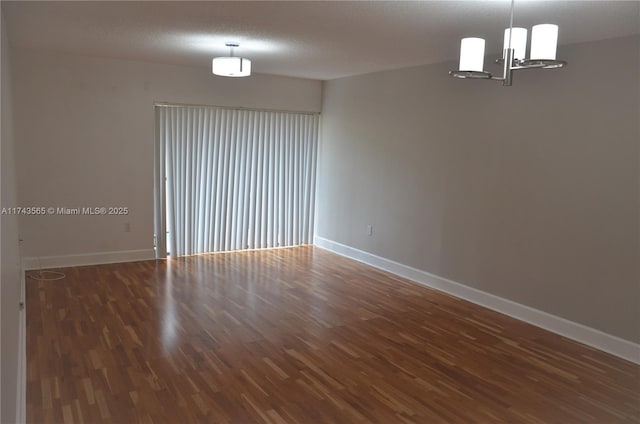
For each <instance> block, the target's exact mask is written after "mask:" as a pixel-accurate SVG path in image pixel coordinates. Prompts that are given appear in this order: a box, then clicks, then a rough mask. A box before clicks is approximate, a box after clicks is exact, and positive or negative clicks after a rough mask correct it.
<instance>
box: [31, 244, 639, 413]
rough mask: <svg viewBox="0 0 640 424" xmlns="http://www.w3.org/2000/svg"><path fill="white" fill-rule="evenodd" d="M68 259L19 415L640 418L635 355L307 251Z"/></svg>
mask: <svg viewBox="0 0 640 424" xmlns="http://www.w3.org/2000/svg"><path fill="white" fill-rule="evenodd" d="M62 271H63V272H65V273H66V274H67V277H66V278H65V279H63V280H59V281H52V282H38V281H34V280H32V279H27V287H26V290H27V356H28V371H27V380H28V389H27V419H28V422H33V423H40V422H46V423H54V422H55V423H100V422H107V423H136V422H141V423H190V422H203V423H254V422H255V423H262V422H265V423H351V422H374V423H405V422H406V423H458V422H460V423H498V422H509V423H618V422H640V367H639V366H637V365H634V364H632V363H630V362H626V361H624V360H621V359H618V358H616V357H613V356H611V355H608V354H605V353H603V352H600V351H597V350H594V349H591V348H589V347H586V346H584V345H581V344H579V343H575V342H573V341H570V340H567V339H564V338H562V337H560V336H558V335H555V334H552V333H549V332H546V331H544V330H541V329H539V328H536V327H533V326H531V325H528V324H525V323H523V322H520V321H517V320H514V319H512V318H509V317H506V316H504V315H501V314H498V313H496V312H493V311H490V310H487V309H484V308H481V307H479V306H475V305H473V304H471V303H468V302H465V301H463V300H459V299H456V298H453V297H450V296H447V295H445V294H442V293H440V292H437V291H434V290H430V289H428V288H425V287H422V286H419V285H416V284H414V283H411V282H408V281H406V280H403V279H401V278H398V277H395V276H393V275H391V274H387V273H384V272H381V271H378V270H376V269H374V268H370V267H368V266H366V265H363V264H360V263H358V262H354V261H351V260H348V259H345V258H342V257H340V256H337V255H334V254H331V253H328V252H326V251H323V250H321V249H318V248H313V247H300V248H290V249H279V250H271V251H256V252H243V253H226V254H212V255H201V256H193V257H188V258H180V259H172V260H167V261H166V262H164V261H158V262H154V261H148V262H136V263H125V264H114V265H101V266H89V267H75V268H66V269H63V270H62Z"/></svg>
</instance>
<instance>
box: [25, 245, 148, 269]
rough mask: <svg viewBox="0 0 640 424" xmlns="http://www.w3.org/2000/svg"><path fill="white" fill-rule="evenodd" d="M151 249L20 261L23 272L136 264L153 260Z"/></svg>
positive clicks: (33, 258)
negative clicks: (84, 266)
mask: <svg viewBox="0 0 640 424" xmlns="http://www.w3.org/2000/svg"><path fill="white" fill-rule="evenodd" d="M155 257H156V255H155V251H154V250H153V249H140V250H121V251H117V252H96V253H85V254H80V255H64V256H40V257H26V258H23V259H22V267H23V268H24V269H25V270H27V271H28V270H32V269H40V268H42V269H45V268H46V269H48V268H63V267H69V266H83V265H100V264H115V263H119V262H137V261H148V260H153V259H155Z"/></svg>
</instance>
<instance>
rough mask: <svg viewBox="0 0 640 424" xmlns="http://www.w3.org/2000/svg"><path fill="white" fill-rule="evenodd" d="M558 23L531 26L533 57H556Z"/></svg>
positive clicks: (553, 58) (534, 58) (552, 58)
mask: <svg viewBox="0 0 640 424" xmlns="http://www.w3.org/2000/svg"><path fill="white" fill-rule="evenodd" d="M557 47H558V25H552V24H540V25H534V26H533V28H531V59H532V60H538V59H548V60H555V59H556V48H557Z"/></svg>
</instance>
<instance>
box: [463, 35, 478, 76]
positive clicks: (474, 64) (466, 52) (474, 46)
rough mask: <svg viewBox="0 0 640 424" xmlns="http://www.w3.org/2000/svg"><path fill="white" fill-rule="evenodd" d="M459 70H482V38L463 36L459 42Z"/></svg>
mask: <svg viewBox="0 0 640 424" xmlns="http://www.w3.org/2000/svg"><path fill="white" fill-rule="evenodd" d="M460 70H461V71H478V72H482V71H483V70H484V39H482V38H475V37H469V38H463V39H462V41H461V42H460Z"/></svg>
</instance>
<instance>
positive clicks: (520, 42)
mask: <svg viewBox="0 0 640 424" xmlns="http://www.w3.org/2000/svg"><path fill="white" fill-rule="evenodd" d="M508 48H509V28H507V29H505V30H504V47H503V50H507V49H508ZM511 48H512V49H513V58H514V59H519V60H522V59H524V58H525V57H526V56H527V29H526V28H513V30H512V31H511Z"/></svg>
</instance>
